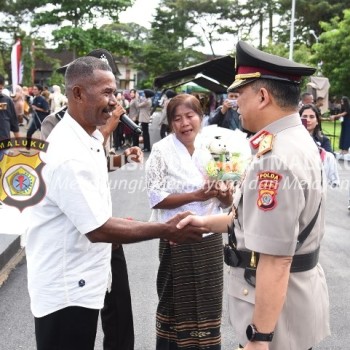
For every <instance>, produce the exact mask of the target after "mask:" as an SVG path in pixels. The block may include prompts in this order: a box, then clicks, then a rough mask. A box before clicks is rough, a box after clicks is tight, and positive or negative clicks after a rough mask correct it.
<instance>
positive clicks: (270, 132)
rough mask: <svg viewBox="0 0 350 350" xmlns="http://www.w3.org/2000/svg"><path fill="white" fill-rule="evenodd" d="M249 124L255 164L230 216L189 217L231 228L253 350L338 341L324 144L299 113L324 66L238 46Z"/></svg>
mask: <svg viewBox="0 0 350 350" xmlns="http://www.w3.org/2000/svg"><path fill="white" fill-rule="evenodd" d="M236 66H237V68H236V77H235V81H234V82H233V84H232V85H231V86H230V87H229V91H237V92H239V97H238V101H237V103H238V110H239V113H240V114H241V121H242V124H243V125H242V126H243V128H244V129H247V130H249V131H251V132H252V133H254V136H252V137H251V138H250V145H251V149H252V154H253V160H252V162H251V164H250V166H249V167H248V169H247V171H246V175H245V177H244V179H242V181H241V184H240V185H239V186H238V187H237V188H236V192H235V198H234V202H233V208H232V213H231V215H229V216H226V217H225V216H219V217H218V216H216V217H213V216H207V217H196V216H192V217H188V218H186V219H184V220H183V222H182V223H181V225H180V227H181V226H183V225H185V224H189V223H190V224H192V225H196V226H204V227H206V229H207V230H208V231H209V232H222V230H224V229H225V227H227V225H228V224H230V223H231V229H230V230H229V231H230V243H231V247H230V250H229V253H228V254H227V256H226V258H227V259H226V261H227V262H228V263H229V264H230V265H231V266H232V267H231V268H230V275H229V287H228V293H229V315H230V320H231V323H232V324H233V326H234V328H235V331H236V334H237V337H238V340H239V343H240V347H241V348H244V349H245V350H281V349H298V350H307V349H310V348H312V346H314V345H315V344H317V343H319V342H320V341H321V340H322V339H324V338H325V337H326V336H328V335H329V334H330V330H329V299H328V291H327V285H326V279H325V275H324V272H323V269H322V267H321V266H320V264H319V263H318V254H319V249H320V244H321V241H322V238H323V235H324V229H325V224H324V208H325V198H324V192H325V186H326V181H324V180H322V178H323V174H322V170H321V169H322V165H321V160H320V157H319V154H318V150H317V147H316V145H315V143H314V142H313V140H312V138H310V135H309V134H308V132H307V130H306V129H305V128H304V127H303V125H302V123H301V120H300V116H299V114H298V98H299V95H300V91H299V83H300V81H301V79H302V77H303V76H309V75H311V74H313V73H314V72H315V69H313V68H310V67H307V66H304V65H301V64H298V63H295V62H292V61H289V60H287V59H285V58H281V57H277V56H274V55H270V54H267V53H264V52H261V51H259V50H257V49H255V48H253V47H251V46H250V45H248V44H247V43H245V42H242V41H240V42H239V43H238V45H237V57H236Z"/></svg>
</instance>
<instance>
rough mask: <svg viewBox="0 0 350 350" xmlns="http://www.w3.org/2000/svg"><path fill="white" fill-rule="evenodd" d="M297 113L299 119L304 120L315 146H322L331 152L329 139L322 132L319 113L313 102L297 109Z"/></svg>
mask: <svg viewBox="0 0 350 350" xmlns="http://www.w3.org/2000/svg"><path fill="white" fill-rule="evenodd" d="M299 114H300V117H301V119H304V120H306V129H307V131H308V132H309V134H310V135H311V137H312V138H313V140H314V141H315V142H316V144H317V146H318V147H322V148H323V149H324V150H325V151H327V152H331V153H333V150H332V146H331V141H330V140H329V138H328V137H327V136H326V135H324V134H323V132H322V125H321V114H320V113H319V110H318V109H317V107H316V106H315V105H313V104H306V105H303V106H302V107H301V108H300V110H299Z"/></svg>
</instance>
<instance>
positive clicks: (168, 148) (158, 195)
mask: <svg viewBox="0 0 350 350" xmlns="http://www.w3.org/2000/svg"><path fill="white" fill-rule="evenodd" d="M197 137H200V136H197ZM196 141H197V140H196ZM197 143H198V142H196V144H197ZM199 144H200V142H199ZM209 159H210V153H209V151H208V150H206V149H204V148H202V147H197V148H196V149H195V151H194V153H193V155H192V156H191V155H190V154H189V152H188V150H187V149H186V147H185V146H184V145H183V144H182V143H181V142H180V141H179V140H178V139H177V138H176V136H175V134H170V135H168V136H167V137H165V138H164V139H162V140H161V141H159V142H157V143H155V144H154V145H153V146H152V152H151V154H150V156H149V158H148V160H147V162H146V185H147V193H148V199H149V203H150V206H151V207H154V206H155V205H157V204H158V203H160V202H161V201H162V200H164V199H165V198H166V197H167V196H169V195H170V194H172V193H185V192H187V193H190V192H194V191H196V190H198V189H199V188H201V187H202V186H203V184H204V181H205V171H204V167H205V165H206V163H207V162H208V161H209ZM187 210H190V211H192V212H194V213H195V214H197V215H206V214H218V213H221V208H220V201H219V200H218V199H217V198H212V199H209V200H207V201H205V202H192V203H188V204H185V205H182V206H181V207H178V208H175V209H153V210H152V215H151V218H150V221H158V222H165V221H167V220H168V219H170V218H171V217H173V216H174V215H175V214H177V213H180V212H183V211H187Z"/></svg>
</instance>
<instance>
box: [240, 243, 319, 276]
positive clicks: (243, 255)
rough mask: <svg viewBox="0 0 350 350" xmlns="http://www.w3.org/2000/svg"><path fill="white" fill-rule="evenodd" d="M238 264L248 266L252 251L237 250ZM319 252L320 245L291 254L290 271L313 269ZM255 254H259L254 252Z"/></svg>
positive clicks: (243, 266)
mask: <svg viewBox="0 0 350 350" xmlns="http://www.w3.org/2000/svg"><path fill="white" fill-rule="evenodd" d="M237 253H238V256H239V264H238V265H237V267H242V268H246V267H250V261H251V258H252V252H250V251H246V250H238V251H237ZM319 253H320V247H318V248H317V249H316V250H314V251H313V252H311V253H306V254H298V255H294V256H293V261H292V265H291V267H290V272H303V271H308V270H311V269H313V268H314V267H315V266H316V265H317V263H318V256H319ZM255 254H256V255H257V256H259V254H257V253H255Z"/></svg>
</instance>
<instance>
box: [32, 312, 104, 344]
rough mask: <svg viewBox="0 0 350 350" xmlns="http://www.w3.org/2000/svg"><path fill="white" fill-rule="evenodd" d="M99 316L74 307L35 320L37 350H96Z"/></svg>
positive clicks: (96, 313)
mask: <svg viewBox="0 0 350 350" xmlns="http://www.w3.org/2000/svg"><path fill="white" fill-rule="evenodd" d="M98 314H99V310H94V309H87V308H84V307H78V306H72V307H66V308H64V309H62V310H59V311H56V312H53V313H52V314H49V315H47V316H44V317H40V318H35V336H36V346H37V350H94V347H95V338H96V331H97V321H98Z"/></svg>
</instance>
